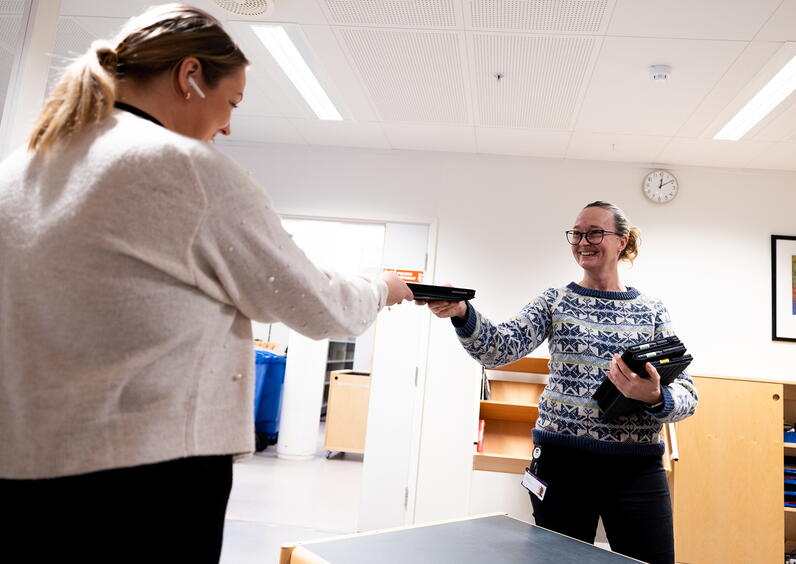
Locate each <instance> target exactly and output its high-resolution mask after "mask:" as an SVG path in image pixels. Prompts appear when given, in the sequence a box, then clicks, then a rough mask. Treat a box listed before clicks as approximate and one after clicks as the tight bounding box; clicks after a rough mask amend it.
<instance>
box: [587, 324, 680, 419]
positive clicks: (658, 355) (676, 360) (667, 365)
mask: <svg viewBox="0 0 796 564" xmlns="http://www.w3.org/2000/svg"><path fill="white" fill-rule="evenodd" d="M685 351H686V348H685V345H683V343H682V342H680V339H678V338H677V337H676V336H674V335H673V336H671V337H662V338H660V339H656V340H654V341H648V342H646V343H639V344H637V345H633V346H631V347H629V348H628V349H627V350H626V351H625V352H624V353H622V360H624V361H625V364H627V366H628V368H630V370H632V371H633V372H635V373H636V374H638V375H639V376H641V377H642V378H649V373H648V372H647V368H646V364H647V363H648V362H649V363H650V364H652V366H653V367H654V368H655V369H656V370H657V371H658V374H660V377H661V387H663V386H667V385H669V384H671V382H672V380H674V379H675V378H676V377H677V376H678V375H679V374H680V373H681V372H682V371H683V370H685V368H686V367H687V366H688V365H689V364H690V363H691V361H692V360H693V358H692V357H691V355H690V354H685ZM592 397H593V398H594V399H596V400H597V404H598V405H599V406H600V419H602V420H603V421H610V420H613V419H616V418H617V417H621V416H622V415H630V414H631V413H635V412H638V411H642V410H643V409H645V407H646V406H645V405H644V403H643V402H641V401H639V400H635V399H631V398H627V397H625V396H623V395H622V393H621V392H620V391H619V390H617V389H616V386H614V384H613V382H611V380H609V379H608V377H607V376H606V378H605V380H604V381H603V383H602V384H600V387H599V388H597V391H596V392H594V394H593V395H592Z"/></svg>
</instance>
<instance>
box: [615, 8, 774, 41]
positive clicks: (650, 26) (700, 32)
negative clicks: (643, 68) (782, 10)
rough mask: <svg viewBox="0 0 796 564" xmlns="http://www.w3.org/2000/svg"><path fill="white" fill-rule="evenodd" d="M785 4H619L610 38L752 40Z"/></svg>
mask: <svg viewBox="0 0 796 564" xmlns="http://www.w3.org/2000/svg"><path fill="white" fill-rule="evenodd" d="M781 1H782V0H696V1H694V0H643V1H640V0H617V2H616V8H615V9H614V14H613V18H612V20H611V25H610V26H609V28H608V35H621V36H627V37H671V38H680V39H738V40H747V41H748V40H751V39H752V38H753V37H754V36H755V34H756V33H757V32H758V31H759V30H760V29H761V27H762V26H763V24H765V23H766V21H767V20H768V19H769V17H770V16H771V15H772V14H773V13H774V11H775V10H776V8H777V6H779V4H780V2H781Z"/></svg>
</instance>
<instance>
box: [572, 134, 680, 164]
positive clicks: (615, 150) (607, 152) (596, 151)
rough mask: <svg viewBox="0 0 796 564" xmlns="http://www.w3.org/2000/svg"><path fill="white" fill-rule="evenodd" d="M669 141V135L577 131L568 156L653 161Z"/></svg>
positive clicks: (642, 161)
mask: <svg viewBox="0 0 796 564" xmlns="http://www.w3.org/2000/svg"><path fill="white" fill-rule="evenodd" d="M668 141H669V138H668V137H648V136H642V135H612V134H606V133H580V132H575V133H573V134H572V138H571V139H570V142H569V148H568V149H567V155H566V156H567V158H569V159H586V160H608V161H630V162H640V163H651V162H655V160H656V157H657V156H658V154H659V153H660V152H661V150H662V149H663V148H664V147H665V146H666V143H667V142H668Z"/></svg>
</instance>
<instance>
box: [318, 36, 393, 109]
mask: <svg viewBox="0 0 796 564" xmlns="http://www.w3.org/2000/svg"><path fill="white" fill-rule="evenodd" d="M303 29H304V33H305V34H306V36H307V40H308V41H309V42H310V44H311V45H312V47H313V50H314V52H315V53H316V54H317V56H318V59H319V62H320V63H321V66H322V68H324V69H326V71H327V77H326V81H325V84H326V86H327V88H328V94H329V96H330V98H331V99H332V102H333V103H334V104H335V106H336V107H337V110H338V111H339V112H340V114H341V115H342V116H343V117H344V118H346V119H348V118H350V119H353V120H355V121H376V120H377V119H378V115H377V114H376V109H375V107H374V106H373V104H372V103H371V101H370V98H369V97H368V92H367V90H366V89H365V86H364V85H363V84H362V82H361V81H360V80H359V76H358V75H357V73H356V71H355V70H354V67H353V65H352V64H351V62H350V61H349V60H348V59H347V58H346V53H345V52H344V51H343V49H342V48H341V46H340V42H339V41H338V39H337V36H336V35H335V32H334V30H333V29H332V28H331V27H330V26H320V25H311V26H308V25H305V26H303Z"/></svg>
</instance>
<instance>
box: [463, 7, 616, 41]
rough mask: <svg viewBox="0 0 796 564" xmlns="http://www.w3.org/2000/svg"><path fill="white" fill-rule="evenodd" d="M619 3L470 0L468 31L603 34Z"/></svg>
mask: <svg viewBox="0 0 796 564" xmlns="http://www.w3.org/2000/svg"><path fill="white" fill-rule="evenodd" d="M615 1H616V0H593V1H588V2H584V1H583V0H537V1H530V2H529V1H528V0H502V1H497V2H496V1H495V0H466V1H465V17H466V21H467V28H468V29H480V30H489V31H522V32H530V33H566V34H578V33H587V34H593V35H602V34H603V33H605V30H606V29H607V27H608V22H609V20H610V19H611V13H612V11H613V7H614V3H615Z"/></svg>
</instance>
